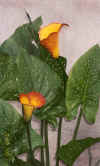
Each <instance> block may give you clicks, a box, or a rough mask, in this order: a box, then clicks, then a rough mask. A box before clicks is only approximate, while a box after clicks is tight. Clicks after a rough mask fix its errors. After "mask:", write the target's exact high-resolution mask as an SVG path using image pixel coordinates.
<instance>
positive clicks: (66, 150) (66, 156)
mask: <svg viewBox="0 0 100 166" xmlns="http://www.w3.org/2000/svg"><path fill="white" fill-rule="evenodd" d="M97 142H100V138H85V139H81V140H72V141H70V142H69V143H68V144H66V145H63V146H61V148H60V150H59V152H58V154H57V155H58V157H59V159H60V160H62V161H63V162H64V163H65V164H66V165H67V166H72V165H73V164H74V162H75V160H76V159H77V158H78V157H79V156H80V154H81V153H82V152H83V151H84V150H86V149H88V148H89V147H90V146H92V145H94V144H95V143H97Z"/></svg>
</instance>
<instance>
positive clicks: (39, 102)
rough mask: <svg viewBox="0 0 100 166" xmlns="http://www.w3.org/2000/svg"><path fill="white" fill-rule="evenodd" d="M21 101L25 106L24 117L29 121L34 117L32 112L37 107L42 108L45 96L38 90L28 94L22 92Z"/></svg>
mask: <svg viewBox="0 0 100 166" xmlns="http://www.w3.org/2000/svg"><path fill="white" fill-rule="evenodd" d="M19 100H20V103H21V104H23V107H24V119H25V120H26V121H29V120H30V119H31V117H32V112H33V111H34V110H35V109H36V108H40V107H42V106H43V105H44V104H45V102H46V101H45V98H44V97H43V96H42V95H41V94H40V93H38V92H30V93H28V94H20V96H19Z"/></svg>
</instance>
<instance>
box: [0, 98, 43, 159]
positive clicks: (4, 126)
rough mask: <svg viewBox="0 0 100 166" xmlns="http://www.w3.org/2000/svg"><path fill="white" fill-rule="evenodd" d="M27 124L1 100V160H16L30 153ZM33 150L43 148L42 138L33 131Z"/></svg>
mask: <svg viewBox="0 0 100 166" xmlns="http://www.w3.org/2000/svg"><path fill="white" fill-rule="evenodd" d="M24 123H25V122H24V121H23V118H22V117H21V116H20V114H19V113H18V112H17V111H16V110H15V109H14V108H13V107H12V106H11V105H10V104H8V103H7V102H6V101H3V100H0V158H2V157H4V158H7V159H8V160H14V158H15V157H16V156H17V155H18V154H22V153H24V152H27V151H28V143H27V134H26V128H25V124H24ZM31 139H32V148H33V149H36V148H37V147H40V146H43V142H42V138H41V137H40V136H39V135H38V134H37V133H36V132H35V131H34V130H33V129H31Z"/></svg>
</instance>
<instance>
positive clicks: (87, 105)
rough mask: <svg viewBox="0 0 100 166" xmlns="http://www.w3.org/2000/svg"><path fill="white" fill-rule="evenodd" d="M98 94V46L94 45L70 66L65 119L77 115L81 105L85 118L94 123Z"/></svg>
mask: <svg viewBox="0 0 100 166" xmlns="http://www.w3.org/2000/svg"><path fill="white" fill-rule="evenodd" d="M99 96H100V47H99V46H98V45H95V46H94V47H92V48H91V49H89V51H88V52H86V53H85V54H84V55H83V56H81V57H80V58H79V59H78V61H77V62H76V63H75V64H74V66H73V67H72V70H71V72H70V74H69V79H68V82H67V86H66V107H67V119H69V120H71V119H73V118H74V117H76V115H77V110H78V107H79V106H80V105H81V107H82V109H83V113H84V116H85V118H86V120H87V121H88V122H90V123H94V122H95V119H96V113H97V111H98V106H99Z"/></svg>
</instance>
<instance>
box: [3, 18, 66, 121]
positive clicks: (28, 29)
mask: <svg viewBox="0 0 100 166" xmlns="http://www.w3.org/2000/svg"><path fill="white" fill-rule="evenodd" d="M41 23H42V21H41V18H38V19H37V20H36V21H34V22H33V23H32V25H33V27H34V30H35V32H36V33H37V31H38V30H39V27H40V25H41ZM32 25H31V24H25V25H23V26H21V27H19V28H18V29H17V30H16V31H15V33H14V34H13V35H12V36H11V37H10V38H9V39H8V40H6V41H5V42H4V43H3V44H2V45H1V47H0V75H1V82H0V98H3V99H5V100H18V96H19V93H22V92H23V93H27V92H30V91H38V92H40V93H42V94H43V95H44V96H45V97H46V105H45V107H43V109H39V110H37V112H36V116H37V117H38V118H40V119H48V121H49V122H50V121H51V119H53V121H54V118H55V119H56V117H60V116H65V113H66V108H65V99H64V84H65V81H66V80H67V75H66V73H65V67H66V59H65V58H63V57H59V58H58V59H57V60H56V59H54V58H52V57H51V55H49V53H48V51H47V50H46V49H43V48H42V47H40V45H38V44H37V47H36V46H35V45H34V46H33V45H32V40H33V38H32ZM30 54H32V55H33V56H31V55H30ZM9 55H11V56H9ZM13 55H16V56H13ZM41 110H42V111H41ZM41 113H42V114H41Z"/></svg>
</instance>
